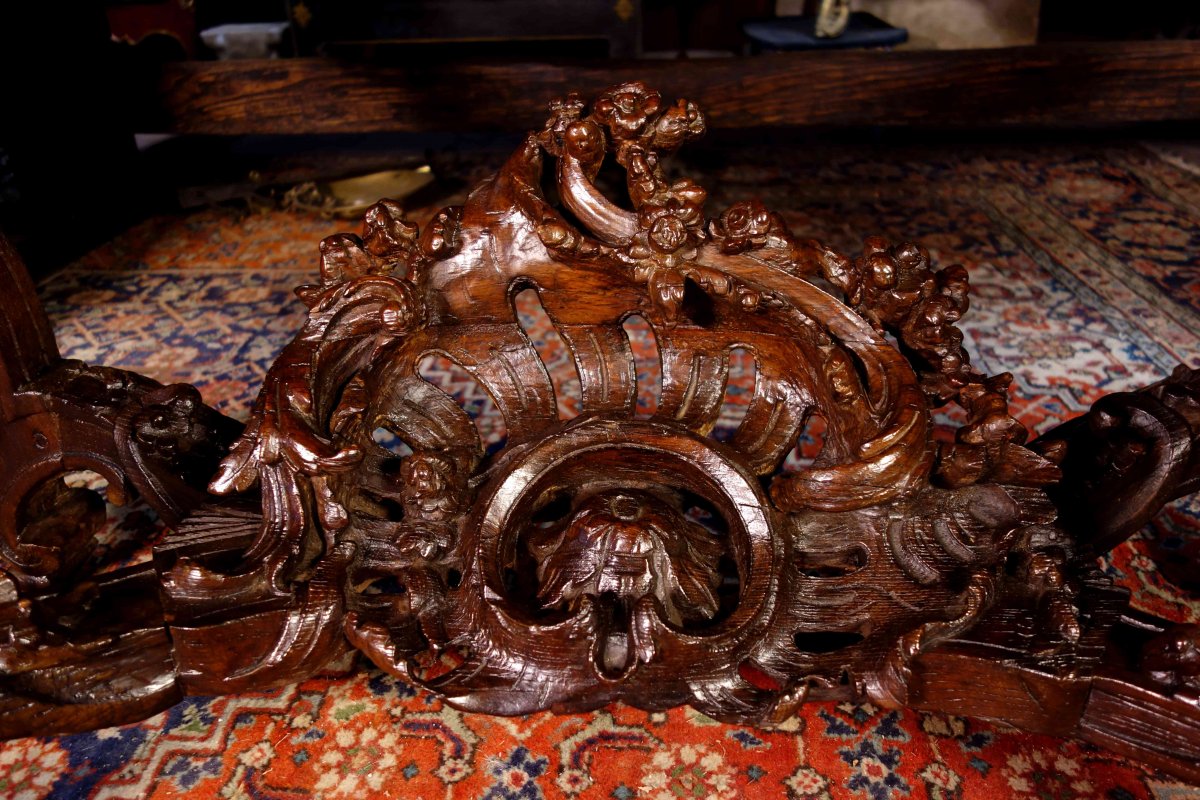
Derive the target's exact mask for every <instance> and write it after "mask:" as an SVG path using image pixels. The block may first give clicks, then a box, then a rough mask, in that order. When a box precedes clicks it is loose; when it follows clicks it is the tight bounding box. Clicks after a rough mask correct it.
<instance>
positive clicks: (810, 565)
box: [795, 545, 867, 578]
mask: <svg viewBox="0 0 1200 800" xmlns="http://www.w3.org/2000/svg"><path fill="white" fill-rule="evenodd" d="M795 563H796V569H797V571H799V572H800V574H802V575H805V576H807V577H809V578H841V577H844V576H846V575H852V574H854V573H855V572H858V571H859V570H860V569H862V568H863V567H865V566H866V565H867V548H865V547H864V546H862V545H853V546H851V547H846V548H842V549H838V550H811V551H806V550H801V551H800V552H798V553H797V554H796V561H795Z"/></svg>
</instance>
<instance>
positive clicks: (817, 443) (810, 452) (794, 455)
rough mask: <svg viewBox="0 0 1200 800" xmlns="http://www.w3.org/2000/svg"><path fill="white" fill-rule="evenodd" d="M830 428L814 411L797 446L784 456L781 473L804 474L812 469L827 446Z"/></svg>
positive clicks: (808, 418) (823, 418) (805, 421)
mask: <svg viewBox="0 0 1200 800" xmlns="http://www.w3.org/2000/svg"><path fill="white" fill-rule="evenodd" d="M828 428H829V424H828V423H827V422H826V421H825V417H823V416H821V414H820V413H818V412H816V411H814V412H812V413H811V414H809V415H808V417H807V418H806V419H805V420H804V425H803V426H802V427H801V429H800V432H799V434H798V435H797V437H796V446H795V447H793V448H792V449H791V451H789V452H788V454H787V455H786V456H784V459H783V462H782V463H781V464H780V465H779V471H780V472H803V471H804V470H806V469H808V468H809V467H811V466H812V465H813V462H814V461H816V459H817V457H818V456H820V455H821V450H822V449H823V448H824V446H825V432H826V430H828Z"/></svg>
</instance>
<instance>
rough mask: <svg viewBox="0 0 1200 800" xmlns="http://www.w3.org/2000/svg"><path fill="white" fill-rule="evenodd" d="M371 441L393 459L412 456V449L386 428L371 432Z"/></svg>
mask: <svg viewBox="0 0 1200 800" xmlns="http://www.w3.org/2000/svg"><path fill="white" fill-rule="evenodd" d="M371 440H372V441H373V442H375V444H377V445H379V446H380V447H382V448H383V449H384V450H387V451H388V452H389V453H391V454H392V456H394V457H395V458H407V457H408V456H411V455H412V452H413V451H412V448H411V447H409V446H408V445H407V444H406V443H405V442H404V440H403V439H401V438H400V437H399V436H397V435H396V434H394V433H392V432H391V431H389V430H388V429H387V428H376V429H375V430H374V431H372V432H371Z"/></svg>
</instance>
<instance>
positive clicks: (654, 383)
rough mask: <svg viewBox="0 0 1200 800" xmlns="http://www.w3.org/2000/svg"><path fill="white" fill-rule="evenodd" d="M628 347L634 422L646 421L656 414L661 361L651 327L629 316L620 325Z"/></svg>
mask: <svg viewBox="0 0 1200 800" xmlns="http://www.w3.org/2000/svg"><path fill="white" fill-rule="evenodd" d="M621 328H622V329H623V330H624V331H625V336H626V337H628V339H629V346H630V348H631V349H632V350H633V363H634V366H635V368H636V369H637V406H636V409H635V411H634V417H635V418H636V419H649V418H650V417H652V416H654V415H655V414H656V413H657V412H658V403H659V400H660V399H661V398H662V360H661V358H660V356H659V351H658V339H657V338H656V337H655V335H654V328H652V327H651V326H650V323H649V322H647V321H646V318H645V317H643V316H641V315H639V314H633V315H631V316H628V317H626V318H625V321H624V322H622V323H621Z"/></svg>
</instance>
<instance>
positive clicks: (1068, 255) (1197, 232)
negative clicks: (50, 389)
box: [0, 143, 1200, 800]
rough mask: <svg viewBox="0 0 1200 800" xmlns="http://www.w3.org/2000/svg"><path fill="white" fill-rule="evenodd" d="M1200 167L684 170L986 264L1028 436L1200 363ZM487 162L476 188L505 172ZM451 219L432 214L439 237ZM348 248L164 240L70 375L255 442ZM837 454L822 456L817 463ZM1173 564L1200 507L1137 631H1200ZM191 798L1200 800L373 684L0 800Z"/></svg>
mask: <svg viewBox="0 0 1200 800" xmlns="http://www.w3.org/2000/svg"><path fill="white" fill-rule="evenodd" d="M1198 154H1200V150H1198V149H1197V148H1195V147H1191V148H1189V147H1188V146H1185V145H1178V144H1175V145H1171V144H1154V145H1143V144H1135V143H1116V144H1114V143H1105V144H1093V145H1083V146H1080V145H1074V146H1067V145H1062V144H1049V145H1022V146H987V145H976V146H971V147H966V148H962V147H958V148H952V149H946V148H933V147H902V148H890V149H887V150H886V151H885V150H882V149H875V150H874V151H872V150H869V149H864V148H850V147H845V148H829V147H827V148H817V149H803V148H800V149H784V148H778V147H770V148H763V149H760V150H759V151H756V152H753V153H751V154H745V153H744V152H742V153H738V154H736V155H735V154H731V153H727V152H721V151H715V150H714V151H705V152H702V153H700V154H698V155H695V156H692V157H691V159H692V160H691V161H690V163H689V162H687V161H685V162H683V163H682V164H681V166H682V167H683V168H684V169H683V171H685V172H686V173H687V174H689V175H691V176H692V177H693V178H695V179H696V180H697V181H698V182H700V183H701V184H703V185H706V186H708V187H709V188H710V189H711V190H713V196H712V198H711V200H710V204H709V207H710V209H719V208H721V207H724V206H725V205H727V204H728V203H730V202H732V201H733V200H735V199H744V198H748V197H752V196H758V197H760V198H761V199H762V200H764V201H765V202H766V203H767V205H768V206H769V207H771V208H774V209H776V210H778V211H780V212H781V213H782V214H783V215H784V216H785V218H786V219H787V221H788V223H789V224H790V225H791V227H792V229H793V231H794V232H795V233H796V234H798V235H804V236H818V237H820V238H822V239H825V240H826V241H828V242H830V243H831V244H833V245H835V246H836V247H838V248H840V249H842V250H843V251H846V252H857V250H858V247H859V243H860V241H861V237H862V236H864V235H867V234H875V233H879V234H883V235H885V236H887V237H889V238H891V239H893V240H897V241H899V240H910V239H911V240H916V241H920V242H923V243H924V244H925V245H926V246H928V247H929V249H930V251H931V252H932V253H933V255H934V258H935V262H936V263H937V264H938V265H939V266H945V265H947V264H950V263H953V262H955V261H958V262H961V263H963V264H964V265H965V266H966V267H967V268H968V270H969V271H970V275H971V282H972V285H973V294H972V298H973V300H972V309H971V312H970V313H969V315H968V316H967V318H966V320H965V323H964V328H965V331H966V342H967V347H968V348H969V350H970V352H971V354H972V357H973V360H974V363H975V364H976V365H977V366H978V367H979V368H980V369H981V370H982V371H985V372H987V373H991V374H994V373H997V372H1002V371H1011V372H1012V373H1014V375H1015V376H1016V380H1015V381H1014V386H1013V391H1012V400H1013V407H1014V409H1015V412H1016V413H1017V415H1018V416H1019V418H1020V419H1021V420H1022V421H1023V422H1024V423H1025V424H1026V425H1028V426H1029V427H1030V428H1032V429H1034V430H1035V431H1044V430H1046V429H1047V428H1049V427H1052V426H1054V425H1055V424H1057V423H1059V422H1060V421H1063V420H1065V419H1068V418H1070V417H1072V416H1076V415H1078V414H1080V413H1082V412H1083V411H1084V410H1086V409H1087V407H1088V406H1089V405H1090V404H1091V403H1092V402H1093V401H1094V400H1096V399H1097V398H1098V397H1100V396H1101V395H1103V394H1105V393H1108V392H1112V391H1117V390H1123V389H1129V388H1133V387H1136V386H1139V385H1143V384H1146V383H1150V382H1153V381H1155V380H1157V379H1160V378H1162V377H1163V376H1165V375H1166V374H1167V373H1168V372H1169V371H1170V369H1171V368H1172V367H1173V366H1174V365H1175V364H1177V363H1178V362H1180V361H1184V362H1188V363H1190V364H1193V365H1196V364H1200V166H1197V165H1198V164H1200V158H1197V155H1198ZM479 161H480V163H478V164H470V165H469V166H464V167H463V168H462V169H463V173H464V174H462V175H459V176H456V177H459V178H463V179H468V180H470V179H474V178H477V177H479V176H480V175H482V174H484V173H486V172H487V171H488V170H490V169H493V168H494V167H495V166H496V165H497V164H498V159H492V160H489V158H488V157H480V159H479ZM461 199H462V195H461V194H460V195H459V196H458V197H447V198H442V199H441V200H440V202H439V204H441V203H446V202H454V201H460V200H461ZM430 210H431V209H428V208H425V209H412V210H411V216H412V218H413V219H415V220H418V221H421V222H423V221H424V219H425V217H426V215H427V214H428V212H429V211H430ZM352 228H353V225H352V224H350V223H340V222H331V221H329V220H324V219H321V218H319V217H315V216H306V215H302V214H297V213H292V212H284V211H271V212H265V213H254V214H249V213H246V212H245V211H244V210H238V209H232V208H213V209H209V210H205V211H201V212H198V213H192V214H189V215H186V216H182V215H181V216H168V217H158V218H154V219H150V220H148V221H146V222H144V223H143V224H140V225H138V226H137V227H135V228H133V229H132V230H129V231H128V232H126V233H125V234H123V235H121V236H119V237H117V238H116V239H115V240H113V241H112V242H110V243H108V244H106V245H105V246H103V247H100V248H99V249H97V250H95V251H94V252H92V253H90V254H89V255H87V256H86V257H84V258H82V259H81V260H79V261H78V262H76V263H74V264H72V265H71V266H69V267H68V268H67V269H65V270H64V271H62V272H60V273H58V274H56V275H54V276H51V277H50V278H49V279H47V280H46V281H44V282H43V284H42V285H41V287H40V291H41V294H42V297H43V299H44V301H45V303H46V307H47V309H48V311H49V313H50V315H51V317H52V320H53V322H54V325H55V328H56V330H57V334H58V337H59V342H60V345H61V347H62V350H63V352H64V354H65V355H66V356H68V357H73V358H80V359H84V360H87V361H89V362H92V363H98V364H110V365H113V366H118V367H124V368H127V369H132V370H137V371H140V372H143V373H145V374H148V375H150V376H152V377H154V378H156V379H158V380H160V381H163V382H164V383H170V382H176V381H185V382H190V383H194V384H195V385H197V386H198V387H199V388H200V390H201V392H202V393H203V395H204V397H205V399H206V400H207V401H208V402H209V403H210V404H212V405H214V406H216V407H217V408H219V409H221V410H222V411H225V412H226V413H229V414H232V415H234V416H237V417H241V418H244V417H245V415H246V413H247V411H248V409H249V407H250V403H251V402H252V400H253V397H254V394H255V392H256V391H257V387H258V385H259V384H260V382H261V379H262V376H263V374H264V372H265V370H266V369H267V367H268V366H269V365H270V363H271V361H272V360H273V358H274V356H275V354H276V353H277V352H278V351H279V349H280V348H281V347H282V346H283V344H284V343H285V342H286V341H287V340H288V339H289V338H290V337H291V335H292V334H293V333H294V332H296V331H297V330H298V329H299V324H300V320H301V311H302V307H301V305H300V303H299V302H298V301H297V300H296V299H295V298H294V297H293V296H292V293H291V290H292V288H293V287H294V286H296V285H298V284H301V283H306V282H309V281H311V280H312V279H313V277H314V275H315V274H316V269H317V259H316V255H317V250H316V244H317V242H318V240H319V239H321V238H322V237H323V236H326V235H328V234H330V233H333V232H336V231H338V230H346V229H352ZM520 310H521V313H522V320H523V322H524V323H525V324H526V327H527V328H528V329H529V330H530V331H531V336H532V337H533V338H534V339H535V340H536V342H537V345H538V347H539V350H540V352H541V353H542V355H543V358H544V359H545V360H546V362H547V364H548V365H549V366H550V368H551V370H552V372H554V374H555V375H556V377H558V378H559V386H560V388H561V394H560V402H561V403H563V404H564V405H565V409H564V410H566V411H568V412H569V411H570V408H571V403H572V402H575V400H573V397H572V393H571V389H572V387H571V385H570V379H569V377H570V376H569V375H568V374H567V373H568V372H569V363H568V361H567V359H568V354H567V353H566V351H565V349H564V348H563V346H562V343H561V342H560V341H558V340H557V338H556V337H555V336H554V335H553V330H552V329H549V328H548V326H547V325H546V324H545V322H544V320H541V318H540V317H539V314H538V312H539V310H540V309H539V307H538V306H537V304H536V300H535V299H534V300H528V299H523V300H522V301H521V304H520ZM632 335H633V336H634V338H635V342H636V344H637V348H636V349H637V353H638V355H639V372H640V375H639V383H640V385H641V387H642V391H641V394H640V402H643V403H646V404H652V403H653V400H654V395H653V391H652V387H653V381H654V374H655V373H654V371H655V369H656V368H657V364H656V363H655V362H654V360H653V359H654V352H653V345H652V342H649V341H648V339H649V334H647V333H646V332H645V331H644V330H642V332H641V333H638V331H637V330H636V329H634V330H633V331H632ZM564 370H565V371H564ZM423 374H424V375H425V376H426V377H427V379H429V380H431V381H433V382H435V383H437V384H438V385H440V386H442V387H443V388H445V389H447V390H448V391H450V392H452V393H454V394H455V395H456V397H457V399H459V400H460V401H461V402H462V403H463V404H464V405H465V406H466V407H467V408H468V409H469V410H471V411H472V412H473V413H474V415H475V416H476V417H477V418H478V424H480V425H481V427H482V428H483V429H484V431H485V432H486V433H487V435H488V436H489V440H490V441H492V442H498V441H499V440H500V439H501V438H502V437H503V430H502V429H501V425H500V420H499V418H498V415H497V414H496V412H495V409H494V407H493V406H492V405H491V403H490V399H489V398H488V397H487V395H486V393H484V392H482V390H480V389H479V388H478V387H477V386H474V385H472V384H471V382H470V381H469V379H464V378H463V376H461V375H456V374H455V373H454V372H453V371H452V370H450V369H449V367H448V366H447V364H445V363H438V362H431V363H428V364H426V365H425V366H424V367H423ZM564 376H566V377H564ZM752 380H753V376H752V373H751V372H750V368H749V367H745V368H744V369H743V370H742V372H741V379H740V380H735V381H734V382H733V385H732V386H731V388H730V390H729V392H728V395H727V398H726V399H727V402H726V407H725V412H726V414H727V418H726V420H725V422H726V423H727V424H732V423H733V422H735V421H736V420H737V418H738V416H739V410H744V404H745V402H746V400H747V398H748V394H749V392H750V390H751V388H752ZM574 390H575V394H576V396H577V393H578V386H575V387H574ZM739 404H740V405H741V406H742V407H743V408H742V409H739ZM817 436H819V432H812V433H811V437H817ZM811 437H810V438H811ZM814 446H816V443H815V442H814V441H802V442H801V443H800V450H801V452H803V450H804V448H805V447H814ZM80 480H86V476H81V477H80ZM111 512H112V516H113V522H112V525H111V531H110V533H109V535H108V536H106V538H105V541H104V547H103V549H102V553H101V556H102V557H103V558H105V559H108V560H109V561H110V562H122V561H127V560H128V559H130V558H135V557H138V556H137V554H136V549H137V544H138V543H139V542H142V541H144V540H145V539H146V538H147V537H148V536H150V537H152V536H154V535H156V534H155V532H156V531H157V530H158V527H159V526H158V524H157V522H156V520H155V519H154V518H153V516H152V515H151V514H150V513H149V512H147V511H146V510H145V509H144V508H138V507H136V506H135V507H131V508H126V509H111ZM1152 553H1157V554H1158V555H1159V556H1160V557H1166V558H1168V559H1170V558H1175V559H1181V558H1191V559H1194V558H1197V557H1200V501H1195V500H1193V501H1188V502H1179V503H1176V504H1175V505H1173V506H1171V507H1170V508H1169V509H1167V510H1166V511H1165V512H1164V513H1163V514H1162V515H1161V517H1160V518H1159V519H1158V520H1157V521H1156V522H1155V523H1154V524H1153V525H1151V526H1150V527H1149V528H1148V529H1147V530H1145V531H1143V532H1142V533H1141V534H1140V535H1139V536H1138V537H1136V538H1135V539H1134V540H1133V541H1131V542H1129V543H1127V544H1125V545H1122V546H1121V547H1120V548H1118V549H1117V550H1116V551H1115V552H1114V553H1113V554H1112V555H1111V556H1110V557H1108V558H1106V559H1105V560H1104V564H1103V566H1104V567H1105V569H1106V570H1107V571H1108V572H1109V574H1111V575H1112V576H1113V577H1114V579H1115V580H1116V581H1117V582H1119V583H1120V584H1121V585H1124V586H1126V587H1128V588H1129V589H1131V590H1132V592H1133V599H1134V603H1135V604H1136V605H1137V606H1139V607H1141V608H1143V609H1146V610H1149V611H1152V612H1154V613H1157V614H1160V615H1163V616H1166V617H1169V618H1172V619H1175V620H1178V621H1191V622H1197V621H1200V598H1197V597H1196V596H1195V595H1189V594H1188V593H1186V592H1185V591H1183V590H1181V589H1179V588H1177V587H1175V586H1173V585H1171V583H1170V582H1169V581H1168V579H1167V578H1166V577H1165V576H1164V575H1163V574H1162V573H1160V572H1158V571H1156V570H1155V569H1154V567H1153V565H1152V562H1151V561H1150V555H1151V554H1152ZM185 796H186V797H226V798H301V797H309V796H314V797H330V798H333V797H355V798H370V797H403V798H437V797H447V798H450V797H463V798H467V797H469V798H489V800H490V799H492V798H495V799H497V800H498V799H499V798H525V799H526V800H534V799H535V798H542V797H547V798H549V797H570V798H580V799H581V800H586V799H587V798H596V799H597V800H599V799H600V798H614V799H615V800H633V799H634V798H647V799H650V798H654V799H658V798H736V797H754V798H756V797H794V798H819V797H826V798H828V797H838V798H841V797H846V798H867V799H869V800H889V799H890V798H908V797H919V798H925V797H929V798H939V799H941V798H945V799H947V800H949V799H951V798H968V799H969V798H1039V799H1044V800H1051V799H1055V800H1057V799H1059V798H1062V799H1063V800H1066V798H1107V800H1134V799H1135V798H1160V800H1166V799H1167V798H1172V799H1174V798H1185V797H1193V798H1200V788H1195V787H1188V786H1185V785H1182V784H1180V782H1179V781H1177V780H1174V779H1172V778H1170V777H1169V776H1166V775H1164V774H1162V773H1160V772H1157V771H1155V770H1153V769H1149V768H1147V767H1145V766H1143V765H1141V764H1139V763H1136V762H1132V761H1129V760H1127V759H1123V758H1121V757H1118V756H1116V755H1113V754H1111V753H1108V752H1106V751H1103V750H1100V749H1098V748H1095V747H1092V746H1090V745H1086V744H1083V743H1080V742H1077V741H1067V740H1060V739H1054V738H1050V737H1045V736H1035V735H1029V734H1024V733H1020V732H1016V731H1013V730H1011V729H1008V728H1005V727H1003V726H1000V725H996V724H992V723H988V722H984V721H980V720H976V719H967V718H961V717H955V716H946V715H940V714H925V713H916V712H909V711H886V710H882V709H879V708H875V707H873V706H871V705H869V704H864V705H852V704H809V705H806V706H804V707H803V708H802V710H801V711H800V713H799V714H798V715H797V716H795V717H793V718H791V719H789V720H788V721H787V722H786V723H784V724H783V725H781V726H780V727H778V728H776V729H772V730H758V729H752V728H748V727H738V726H730V725H724V724H719V723H717V722H715V721H713V720H711V719H708V718H706V717H705V716H703V715H701V714H699V713H696V712H695V711H692V710H689V709H676V710H674V711H671V712H669V713H647V712H642V711H638V710H636V709H633V708H628V707H623V706H616V707H610V708H606V709H603V710H601V711H597V712H595V713H591V714H577V715H569V716H555V715H552V714H548V713H543V714H535V715H532V716H528V717H522V718H514V719H502V718H494V717H486V716H480V715H473V714H466V713H461V712H459V711H455V710H454V709H451V708H449V707H447V706H446V705H444V704H443V703H442V702H441V701H440V700H439V699H437V698H436V697H434V696H432V695H430V694H427V693H425V692H422V691H417V690H415V689H413V688H412V687H410V686H407V685H405V684H403V683H400V682H397V681H396V680H393V679H392V678H390V677H388V676H386V675H384V674H382V673H380V672H378V671H376V670H374V669H373V668H371V667H370V666H369V665H368V664H366V663H365V659H364V660H361V661H353V660H348V661H347V662H345V663H340V664H336V665H333V666H332V667H331V668H329V669H327V670H326V671H325V672H323V673H322V674H321V675H319V676H318V677H314V678H312V679H310V680H307V681H304V682H303V683H300V684H297V685H294V686H288V687H286V688H283V689H278V690H275V691H269V692H260V693H255V694H244V695H238V696H233V697H220V698H203V697H197V698H190V699H188V700H185V701H184V702H183V703H181V704H180V705H178V706H176V707H175V708H172V709H171V710H169V711H167V712H165V713H162V714H159V715H158V716H156V717H154V718H152V719H150V720H148V721H146V722H143V723H141V724H135V725H128V726H124V727H119V728H110V729H105V730H100V731H96V732H93V733H86V734H80V735H75V736H62V737H57V738H46V739H22V740H16V741H11V742H8V743H4V744H2V745H0V797H13V798H38V797H57V798H67V797H96V798H141V797H159V798H165V797H185Z"/></svg>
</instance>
